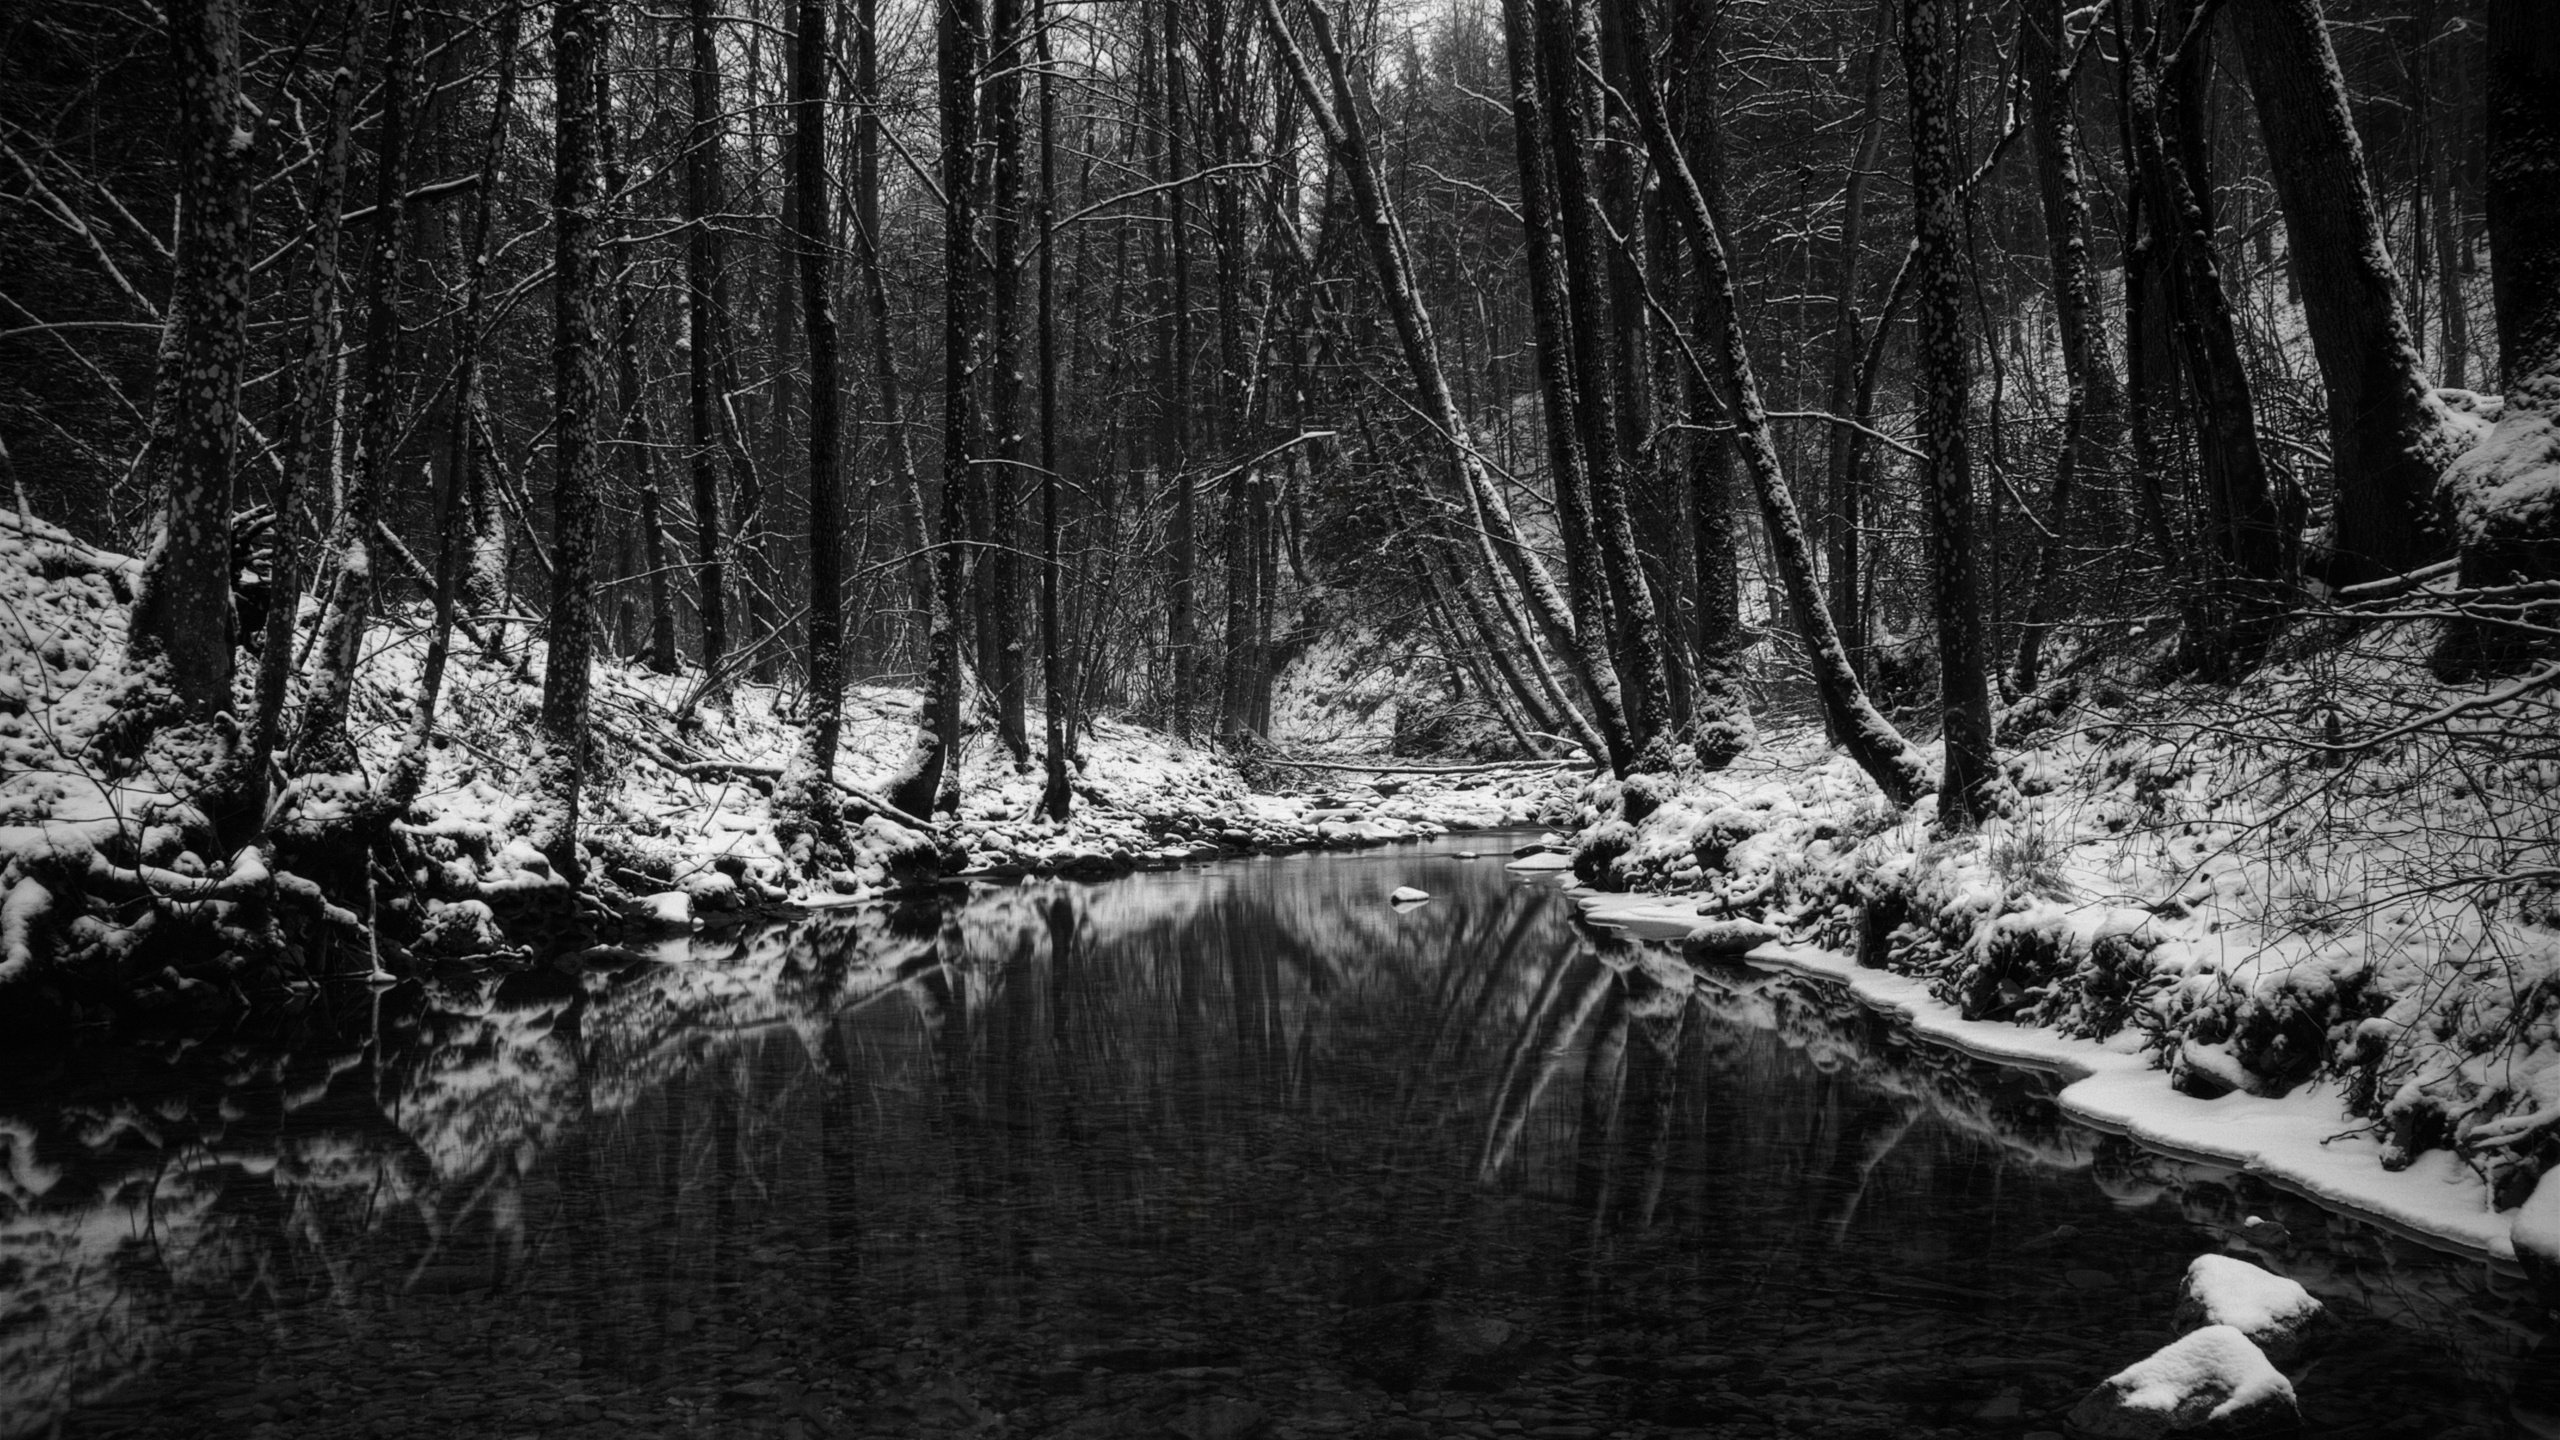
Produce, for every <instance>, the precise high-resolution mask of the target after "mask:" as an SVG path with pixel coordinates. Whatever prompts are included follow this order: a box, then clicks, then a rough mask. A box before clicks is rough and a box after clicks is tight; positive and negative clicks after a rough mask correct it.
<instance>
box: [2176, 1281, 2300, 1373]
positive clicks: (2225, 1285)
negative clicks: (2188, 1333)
mask: <svg viewBox="0 0 2560 1440" xmlns="http://www.w3.org/2000/svg"><path fill="white" fill-rule="evenodd" d="M2321 1313H2322V1312H2321V1308H2320V1302H2319V1301H2318V1300H2315V1299H2313V1298H2312V1297H2311V1292H2310V1291H2308V1290H2305V1289H2303V1288H2302V1286H2301V1285H2300V1284H2299V1283H2297V1282H2295V1281H2292V1280H2288V1279H2286V1278H2285V1277H2284V1276H2282V1275H2277V1274H2273V1273H2270V1272H2268V1271H2266V1270H2262V1269H2260V1268H2258V1267H2257V1266H2255V1265H2252V1264H2250V1263H2249V1262H2248V1261H2246V1260H2243V1259H2240V1258H2239V1257H2237V1256H2233V1255H2199V1256H2197V1257H2196V1258H2195V1261H2194V1263H2192V1264H2190V1265H2188V1266H2187V1278H2186V1280H2185V1281H2184V1282H2183V1283H2181V1284H2180V1285H2179V1287H2178V1320H2177V1325H2178V1328H2179V1329H2181V1330H2193V1329H2197V1328H2200V1327H2203V1326H2208V1325H2228V1326H2230V1327H2232V1328H2233V1329H2235V1330H2238V1331H2239V1332H2240V1333H2241V1334H2243V1335H2246V1336H2248V1337H2249V1339H2250V1341H2251V1342H2252V1343H2254V1344H2255V1345H2256V1346H2257V1347H2258V1348H2259V1349H2260V1350H2262V1351H2265V1352H2266V1355H2267V1358H2268V1359H2269V1360H2271V1361H2273V1362H2275V1363H2277V1364H2283V1363H2285V1362H2287V1361H2290V1360H2291V1359H2292V1358H2293V1357H2294V1356H2296V1355H2298V1354H2300V1353H2301V1351H2302V1344H2303V1340H2304V1337H2305V1336H2307V1335H2308V1334H2309V1332H2310V1330H2311V1328H2312V1327H2313V1326H2314V1325H2316V1324H2318V1323H2319V1320H2320V1316H2321Z"/></svg>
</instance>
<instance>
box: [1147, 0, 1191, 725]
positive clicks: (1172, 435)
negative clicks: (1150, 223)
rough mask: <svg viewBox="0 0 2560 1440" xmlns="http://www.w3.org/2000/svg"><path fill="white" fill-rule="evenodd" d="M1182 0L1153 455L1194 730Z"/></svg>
mask: <svg viewBox="0 0 2560 1440" xmlns="http://www.w3.org/2000/svg"><path fill="white" fill-rule="evenodd" d="M1183 3H1184V0H1164V3H1163V10H1162V14H1163V16H1164V135H1165V179H1166V181H1167V182H1168V183H1167V184H1166V186H1165V192H1164V205H1165V247H1166V252H1167V253H1166V261H1165V283H1166V287H1167V290H1168V292H1169V293H1168V295H1167V299H1166V308H1165V316H1164V322H1163V323H1164V335H1163V340H1162V341H1161V347H1162V348H1161V349H1160V351H1159V356H1158V361H1159V365H1160V368H1161V370H1162V374H1161V376H1160V377H1159V382H1158V383H1159V384H1160V385H1161V386H1162V389H1161V390H1160V391H1159V393H1158V395H1157V400H1156V403H1157V405H1158V406H1159V407H1160V408H1159V409H1158V411H1157V421H1156V426H1157V433H1156V463H1157V464H1158V465H1160V466H1162V467H1163V471H1164V477H1165V483H1166V485H1167V486H1169V487H1170V488H1171V489H1172V492H1173V571H1172V575H1171V577H1170V578H1169V580H1168V581H1167V585H1166V591H1165V606H1166V616H1165V648H1166V649H1167V650H1169V651H1171V652H1172V655H1173V693H1172V696H1171V701H1172V707H1171V708H1172V715H1171V719H1172V722H1173V725H1172V728H1173V733H1174V734H1176V735H1180V736H1185V737H1188V736H1189V735H1190V733H1191V707H1192V703H1193V696H1194V693H1195V692H1196V690H1197V688H1198V684H1199V681H1198V675H1197V670H1198V657H1197V656H1196V654H1195V653H1194V652H1195V651H1196V650H1197V649H1198V646H1199V621H1198V619H1197V611H1198V605H1199V574H1200V560H1199V545H1200V540H1199V531H1200V527H1199V517H1198V492H1199V483H1198V480H1197V478H1196V477H1194V476H1193V475H1192V473H1191V453H1190V450H1191V446H1190V428H1191V215H1190V205H1189V200H1190V186H1189V185H1187V184H1185V183H1184V182H1183V169H1184V166H1185V165H1186V164H1187V163H1188V161H1187V160H1186V159H1185V156H1184V152H1183V143H1182V142H1183V138H1184V136H1183V132H1184V130H1185V128H1186V124H1187V118H1188V117H1187V111H1188V106H1187V105H1186V104H1185V100H1184V94H1183V83H1182V78H1183V77H1182V11H1183Z"/></svg>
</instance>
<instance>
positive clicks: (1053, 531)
mask: <svg viewBox="0 0 2560 1440" xmlns="http://www.w3.org/2000/svg"><path fill="white" fill-rule="evenodd" d="M1043 20H1044V17H1043V15H1042V13H1041V0H1031V29H1032V32H1033V33H1034V34H1036V35H1037V36H1038V37H1039V56H1040V221H1039V223H1040V719H1041V736H1040V742H1041V763H1042V765H1043V767H1044V771H1045V774H1044V777H1043V780H1042V783H1041V787H1040V813H1041V814H1043V815H1046V816H1048V817H1049V818H1050V819H1052V820H1055V821H1057V822H1058V823H1059V824H1062V825H1063V824H1065V823H1066V819H1067V812H1068V809H1069V807H1071V806H1072V805H1074V803H1075V792H1074V791H1073V790H1072V789H1071V788H1069V786H1068V784H1067V662H1066V637H1065V636H1064V635H1063V634H1062V633H1061V632H1060V630H1059V624H1058V580H1059V576H1058V565H1059V556H1058V332H1057V318H1058V265H1057V259H1058V256H1057V241H1058V231H1057V226H1058V107H1057V95H1056V93H1055V88H1054V86H1053V84H1052V82H1051V76H1050V73H1049V31H1048V28H1047V26H1046V25H1045V24H1044V23H1043Z"/></svg>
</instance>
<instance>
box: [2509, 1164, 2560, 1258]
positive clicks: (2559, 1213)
mask: <svg viewBox="0 0 2560 1440" xmlns="http://www.w3.org/2000/svg"><path fill="white" fill-rule="evenodd" d="M2555 1176H2560V1170H2555V1171H2545V1172H2544V1173H2543V1176H2542V1179H2541V1180H2540V1181H2538V1182H2536V1183H2535V1185H2534V1187H2533V1195H2532V1197H2531V1198H2529V1199H2527V1200H2526V1201H2525V1202H2524V1204H2523V1205H2522V1206H2521V1207H2519V1209H2518V1210H2517V1213H2516V1220H2515V1228H2514V1229H2513V1230H2512V1231H2510V1232H2509V1234H2510V1236H2511V1238H2512V1239H2513V1242H2514V1245H2515V1253H2516V1258H2517V1259H2518V1260H2521V1261H2523V1262H2524V1263H2525V1265H2526V1267H2527V1268H2528V1269H2532V1270H2534V1271H2536V1272H2538V1273H2540V1274H2543V1275H2548V1276H2560V1178H2554V1177H2555Z"/></svg>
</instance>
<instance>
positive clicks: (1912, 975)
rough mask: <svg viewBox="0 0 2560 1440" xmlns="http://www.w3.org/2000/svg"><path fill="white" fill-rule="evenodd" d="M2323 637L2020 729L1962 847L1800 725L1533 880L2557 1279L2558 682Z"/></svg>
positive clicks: (1578, 838)
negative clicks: (1876, 1008)
mask: <svg viewBox="0 0 2560 1440" xmlns="http://www.w3.org/2000/svg"><path fill="white" fill-rule="evenodd" d="M2311 638H2312V639H2314V640H2316V641H2318V642H2319V643H2318V645H2317V646H2315V645H2313V644H2310V643H2306V644H2305V645H2303V647H2302V648H2301V650H2300V651H2299V652H2297V653H2296V654H2294V655H2292V656H2287V655H2283V654H2280V655H2279V658H2278V659H2277V660H2276V661H2274V662H2273V663H2271V664H2269V665H2268V666H2267V667H2266V668H2265V669H2264V670H2262V671H2261V672H2260V673H2259V674H2257V675H2256V676H2253V677H2252V678H2251V679H2249V680H2248V681H2246V682H2245V683H2243V684H2241V685H2239V686H2237V687H2233V688H2230V689H2220V688H2214V687H2205V686H2196V685H2188V686H2181V687H2176V688H2172V689H2171V690H2169V691H2168V692H2167V694H2166V695H2165V696H2163V695H2162V694H2161V693H2160V692H2159V689H2158V685H2157V681H2156V679H2154V680H2151V681H2147V682H2146V684H2145V686H2143V687H2132V686H2128V685H2126V684H2123V683H2120V682H2119V681H2114V680H2110V679H2109V678H2107V676H2106V674H2105V672H2104V671H2093V672H2092V673H2091V674H2090V675H2088V676H2087V677H2086V678H2084V679H2082V680H2080V681H2078V682H2076V683H2074V684H2072V685H2069V686H2067V687H2065V688H2063V689H2062V690H2060V691H2058V692H2054V693H2050V694H2048V695H2046V696H2043V697H2039V701H2038V702H2037V703H2036V704H2035V705H2032V706H2026V707H2020V708H2019V709H2017V710H2014V711H2012V713H2011V717H2010V721H2009V730H2010V733H2009V735H2008V736H2007V737H2006V740H2005V743H2004V747H2003V752H2002V753H2003V756H2004V760H2005V762H2006V771H2007V778H2008V781H2009V784H2010V789H2011V794H2010V797H2009V803H2008V807H2007V813H2005V814H2004V815H2002V816H2000V817H1998V818H1996V819H1995V820H1993V821H1992V822H1991V823H1989V824H1987V825H1986V826H1984V827H1983V828H1982V830H1981V831H1980V832H1978V833H1975V834H1970V835H1959V836H1952V837H1950V836H1947V835H1943V834H1941V833H1939V832H1938V830H1937V829H1936V827H1935V825H1934V823H1933V822H1934V818H1935V810H1934V804H1933V802H1932V801H1929V800H1923V801H1922V802H1921V803H1920V804H1919V805H1918V806H1916V807H1914V808H1913V809H1912V810H1910V811H1908V812H1906V813H1902V814H1895V813H1893V812H1892V811H1891V810H1890V809H1889V808H1888V807H1885V806H1884V805H1883V804H1882V803H1881V802H1880V801H1879V800H1877V799H1876V798H1875V795H1874V791H1873V789H1872V788H1871V787H1870V786H1868V785H1867V784H1866V782H1865V780H1864V777H1862V776H1861V775H1859V774H1858V772H1857V771H1856V770H1855V768H1854V767H1852V766H1851V765H1850V764H1849V763H1848V762H1847V761H1846V760H1845V759H1842V758H1841V757H1839V756H1838V755H1836V754H1834V753H1833V752H1832V751H1831V750H1830V749H1829V747H1828V746H1827V745H1826V744H1825V743H1824V741H1823V738H1822V736H1821V735H1820V734H1819V733H1813V732H1802V731H1799V732H1795V733H1791V734H1789V733H1782V734H1778V735H1774V736H1771V737H1768V738H1766V739H1765V740H1764V743H1763V744H1762V746H1761V747H1760V748H1759V749H1758V750H1756V751H1755V752H1754V753H1753V754H1751V755H1749V756H1746V757H1744V759H1742V760H1741V761H1739V762H1737V763H1736V764H1735V765H1734V766H1733V767H1731V768H1730V769H1729V770H1727V771H1724V772H1722V773H1720V774H1713V775H1701V774H1694V773H1693V774H1688V775H1683V776H1677V777H1642V778H1638V779H1636V780H1633V781H1630V782H1627V783H1625V784H1616V783H1602V784H1599V785H1595V786H1593V787H1592V788H1591V789H1590V790H1589V791H1587V792H1586V793H1585V795H1584V796H1583V799H1582V803H1581V810H1580V814H1579V817H1578V819H1579V825H1578V826H1577V828H1576V833H1575V838H1574V849H1573V853H1572V854H1571V855H1570V856H1569V857H1566V856H1558V857H1540V858H1538V859H1535V860H1533V861H1531V862H1529V863H1530V864H1531V865H1533V866H1536V865H1544V866H1548V867H1550V868H1570V869H1571V870H1572V871H1573V873H1574V875H1575V876H1576V878H1577V880H1578V881H1579V883H1581V884H1582V885H1583V886H1585V887H1587V891H1588V893H1586V894H1585V895H1584V896H1583V897H1582V898H1583V900H1584V903H1585V904H1586V907H1587V908H1588V909H1589V910H1590V912H1591V914H1592V916H1593V918H1595V919H1598V920H1601V921H1603V922H1605V923H1610V924H1616V925H1621V926H1625V927H1628V928H1630V929H1632V930H1634V931H1635V932H1636V933H1640V934H1645V935H1650V936H1655V937H1659V938H1666V939H1672V940H1676V941H1682V942H1685V943H1687V944H1689V945H1690V946H1691V947H1692V948H1693V949H1696V950H1699V951H1703V952H1712V953H1718V954H1734V953H1741V952H1745V951H1748V952H1749V953H1750V955H1751V956H1752V958H1754V959H1755V960H1765V961H1769V962H1772V963H1781V964H1786V965H1790V966H1794V967H1796V968H1799V969H1804V970H1807V971H1812V972H1818V973H1821V974H1824V975H1827V976H1830V977H1832V978H1834V979H1838V980H1843V981H1846V982H1848V983H1850V984H1852V985H1853V986H1854V987H1856V988H1857V989H1858V990H1859V992H1860V993H1861V994H1863V995H1865V996H1867V997H1869V998H1870V999H1871V1000H1873V1001H1874V1002H1875V1003H1878V1004H1880V1005H1883V1006H1885V1007H1887V1008H1889V1009H1892V1010H1895V1011H1899V1012H1902V1013H1905V1014H1908V1015H1909V1016H1910V1017H1911V1018H1912V1020H1913V1022H1914V1024H1915V1025H1916V1026H1917V1027H1918V1028H1919V1029H1920V1030H1921V1031H1922V1032H1923V1033H1928V1034H1934V1035H1937V1036H1939V1037H1941V1038H1944V1039H1947V1040H1949V1041H1952V1042H1954V1043H1958V1044H1961V1045H1963V1046H1965V1047H1967V1048H1969V1049H1972V1050H1974V1051H1976V1052H1978V1053H1982V1054H1986V1055H1994V1056H1998V1057H2000V1058H2003V1059H2007V1060H2012V1061H2024V1062H2028V1063H2035V1064H2040V1065H2045V1066H2048V1067H2057V1068H2061V1069H2063V1070H2065V1071H2066V1072H2067V1073H2073V1074H2077V1075H2080V1076H2082V1077H2084V1078H2082V1079H2080V1080H2079V1081H2078V1082H2077V1083H2076V1084H2075V1085H2074V1086H2073V1087H2072V1088H2071V1089H2070V1090H2069V1091H2067V1092H2066V1097H2067V1098H2066V1100H2065V1104H2066V1105H2067V1106H2069V1107H2070V1108H2071V1109H2072V1110H2073V1111H2074V1113H2075V1114H2078V1115H2080V1116H2082V1117H2083V1118H2085V1119H2087V1120H2089V1121H2090V1122H2092V1123H2095V1124H2099V1125H2101V1126H2105V1127H2107V1128H2111V1129H2116V1130H2120V1131H2124V1132H2127V1133H2131V1134H2135V1135H2138V1136H2140V1137H2141V1138H2142V1139H2144V1140H2145V1141H2146V1142H2147V1143H2153V1144H2157V1145H2161V1146H2163V1147H2164V1148H2167V1149H2170V1150H2172V1151H2175V1152H2180V1153H2187V1154H2192V1155H2196V1156H2199V1157H2210V1158H2213V1159H2215V1160H2217V1161H2221V1162H2224V1163H2230V1164H2234V1165H2244V1166H2248V1167H2252V1168H2254V1169H2259V1170H2263V1171H2265V1172H2267V1173H2270V1174H2275V1175H2281V1176H2283V1177H2285V1178H2286V1180H2287V1181H2288V1183H2292V1184H2295V1185H2297V1186H2299V1187H2300V1188H2302V1189H2303V1190H2304V1191H2305V1192H2306V1193H2310V1194H2315V1195H2317V1196H2319V1197H2321V1198H2322V1199H2324V1200H2327V1201H2330V1202H2333V1203H2338V1204H2342V1205H2346V1206H2349V1207H2352V1208H2355V1209H2358V1210H2360V1211H2363V1212H2365V1213H2368V1214H2372V1215H2375V1216H2377V1217H2380V1218H2383V1219H2385V1220H2386V1221H2388V1222H2390V1223H2393V1224H2396V1225H2399V1226H2402V1227H2404V1228H2406V1229H2407V1230H2409V1231H2411V1232H2412V1233H2418V1234H2424V1235H2427V1236H2430V1237H2432V1238H2434V1239H2435V1240H2437V1241H2438V1242H2439V1243H2444V1244H2448V1245H2452V1246H2456V1247H2460V1248H2463V1249H2466V1250H2469V1251H2471V1252H2473V1253H2478V1254H2482V1255H2487V1256H2491V1257H2494V1258H2497V1259H2500V1260H2502V1261H2509V1262H2514V1261H2517V1260H2519V1258H2520V1260H2521V1263H2523V1264H2526V1265H2528V1266H2535V1267H2539V1268H2541V1269H2543V1270H2544V1271H2546V1272H2548V1271H2550V1270H2551V1268H2552V1266H2553V1264H2554V1262H2555V1261H2560V1226H2555V1225H2554V1224H2553V1223H2552V1221H2553V1220H2554V1219H2560V1213H2555V1214H2553V1215H2550V1216H2545V1215H2544V1214H2543V1213H2542V1212H2544V1211H2553V1212H2560V1187H2555V1186H2553V1185H2547V1184H2540V1182H2541V1180H2542V1177H2543V1175H2544V1174H2545V1173H2546V1172H2547V1171H2548V1170H2550V1169H2551V1168H2552V1165H2553V1162H2554V1161H2555V1160H2560V1135H2555V1127H2556V1126H2560V1038H2555V1023H2556V1022H2560V1013H2556V1012H2560V983H2555V975H2560V928H2555V925H2560V906H2556V905H2555V901H2554V896H2555V889H2554V885H2555V882H2560V871H2554V870H2552V869H2551V868H2550V857H2551V856H2552V855H2553V854H2555V853H2560V835H2555V826H2560V792H2556V791H2555V786H2556V785H2560V762H2555V759H2554V758H2553V757H2552V756H2551V754H2550V753H2549V747H2548V744H2547V740H2548V738H2549V736H2550V735H2551V734H2552V733H2555V732H2554V727H2553V724H2552V715H2553V701H2552V696H2551V694H2550V693H2549V691H2550V687H2549V685H2548V683H2547V681H2548V677H2547V676H2526V677H2522V678H2521V679H2516V678H2510V679H2507V680H2503V681H2489V682H2482V683H2477V684H2472V685H2468V686H2462V687H2452V686H2443V685H2439V684H2437V683H2436V682H2435V681H2434V680H2433V679H2432V678H2431V677H2429V676H2428V675H2427V674H2426V672H2425V670H2424V667H2423V658H2424V655H2425V653H2426V647H2427V644H2428V633H2427V630H2426V627H2424V626H2419V625H2401V626H2397V627H2391V626H2383V627H2367V628H2366V629H2364V630H2363V631H2361V632H2354V633H2352V634H2350V635H2348V636H2347V637H2346V639H2341V637H2340V635H2339V634H2337V633H2328V634H2323V635H2320V636H2316V637H2311ZM2347 640H2352V642H2353V643H2352V644H2350V643H2347ZM2321 647H2328V648H2321ZM2139 663H2140V657H2136V659H2135V660H2134V661H2131V662H2125V668H2128V669H2131V668H2135V667H2136V666H2138V664H2139ZM2538 1185H2540V1188H2539V1189H2537V1186H2538ZM2537 1195H2539V1196H2540V1199H2539V1200H2537V1199H2536V1198H2535V1197H2536V1196H2537ZM2520 1221H2522V1222H2524V1223H2522V1224H2521V1225H2520V1224H2519V1222H2520Z"/></svg>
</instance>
